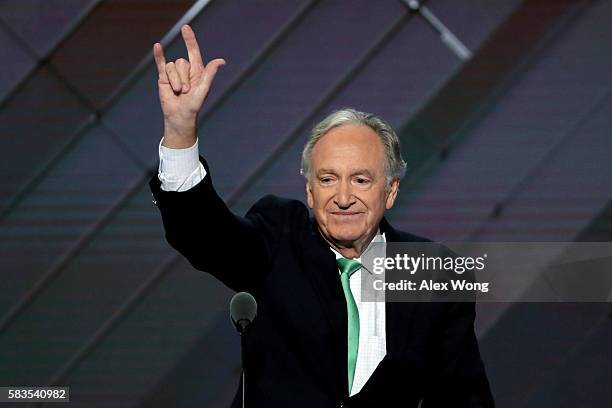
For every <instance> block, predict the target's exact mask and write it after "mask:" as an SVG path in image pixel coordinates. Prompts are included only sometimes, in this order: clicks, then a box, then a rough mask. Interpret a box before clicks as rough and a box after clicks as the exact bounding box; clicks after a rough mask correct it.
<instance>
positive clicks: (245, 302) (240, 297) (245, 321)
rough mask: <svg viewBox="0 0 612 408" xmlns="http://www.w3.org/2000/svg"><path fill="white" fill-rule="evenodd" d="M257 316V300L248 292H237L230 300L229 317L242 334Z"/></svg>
mask: <svg viewBox="0 0 612 408" xmlns="http://www.w3.org/2000/svg"><path fill="white" fill-rule="evenodd" d="M255 316H257V302H256V301H255V298H254V297H253V295H251V294H250V293H248V292H238V293H236V294H235V295H234V296H233V297H232V300H231V301H230V317H231V318H232V322H233V323H234V326H236V330H238V333H240V335H241V336H242V335H243V334H245V333H246V332H247V330H248V328H249V326H250V325H251V323H253V320H254V319H255Z"/></svg>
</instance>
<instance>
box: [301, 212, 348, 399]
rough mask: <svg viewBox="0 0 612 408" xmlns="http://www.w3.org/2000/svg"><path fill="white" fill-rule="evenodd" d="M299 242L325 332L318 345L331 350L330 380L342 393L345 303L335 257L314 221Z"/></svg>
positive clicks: (346, 380)
mask: <svg viewBox="0 0 612 408" xmlns="http://www.w3.org/2000/svg"><path fill="white" fill-rule="evenodd" d="M302 238H303V239H302V250H303V255H304V256H303V261H304V269H305V271H306V273H307V275H308V279H309V280H310V282H311V284H312V286H313V288H314V292H315V293H316V296H317V298H318V300H319V304H320V306H321V308H322V309H323V314H324V315H325V317H326V323H327V326H328V328H329V330H328V331H327V332H326V333H325V334H323V336H324V337H323V338H322V339H321V341H322V342H327V343H328V344H332V346H333V353H332V355H333V358H334V359H335V361H334V364H332V365H333V367H334V370H335V371H336V372H335V373H334V376H333V377H332V378H335V379H339V380H341V381H342V383H338V384H337V386H338V387H341V389H342V391H343V392H346V390H347V389H348V379H347V375H346V367H347V366H346V356H347V343H346V336H347V332H348V328H347V316H346V300H345V299H344V293H343V291H342V284H341V282H340V276H339V273H338V267H337V265H336V257H335V256H334V254H333V252H332V251H331V250H330V249H329V245H328V244H327V243H326V242H325V241H324V240H323V238H322V237H321V235H320V233H319V231H318V230H317V227H316V223H315V222H314V221H313V222H312V228H311V229H307V230H304V233H303V235H302Z"/></svg>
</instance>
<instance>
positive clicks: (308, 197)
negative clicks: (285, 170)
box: [306, 181, 314, 209]
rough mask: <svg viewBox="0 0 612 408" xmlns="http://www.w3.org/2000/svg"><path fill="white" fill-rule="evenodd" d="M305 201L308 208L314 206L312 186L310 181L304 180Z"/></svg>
mask: <svg viewBox="0 0 612 408" xmlns="http://www.w3.org/2000/svg"><path fill="white" fill-rule="evenodd" d="M306 202H307V204H308V208H310V209H313V208H314V196H313V194H312V186H311V185H310V181H307V182H306Z"/></svg>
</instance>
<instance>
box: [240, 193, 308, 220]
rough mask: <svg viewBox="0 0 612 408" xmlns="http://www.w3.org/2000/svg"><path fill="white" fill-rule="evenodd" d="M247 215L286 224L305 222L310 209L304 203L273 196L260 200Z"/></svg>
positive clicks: (269, 195)
mask: <svg viewBox="0 0 612 408" xmlns="http://www.w3.org/2000/svg"><path fill="white" fill-rule="evenodd" d="M247 214H248V215H249V214H257V215H259V216H261V217H263V218H265V219H278V220H279V221H280V220H282V221H285V222H286V221H304V220H308V218H309V212H308V208H307V207H306V205H304V203H303V202H301V201H299V200H295V199H291V198H284V197H279V196H276V195H273V194H268V195H266V196H264V197H262V198H261V199H259V200H258V201H257V202H256V203H255V204H254V205H253V206H252V207H251V209H250V210H249V212H248V213H247Z"/></svg>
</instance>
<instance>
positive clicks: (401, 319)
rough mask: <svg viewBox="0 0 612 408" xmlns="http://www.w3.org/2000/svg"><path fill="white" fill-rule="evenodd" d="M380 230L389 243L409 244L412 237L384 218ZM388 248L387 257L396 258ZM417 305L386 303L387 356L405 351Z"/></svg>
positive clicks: (412, 303)
mask: <svg viewBox="0 0 612 408" xmlns="http://www.w3.org/2000/svg"><path fill="white" fill-rule="evenodd" d="M380 230H381V231H382V232H384V233H385V237H386V241H387V242H407V241H410V240H411V239H410V237H407V236H404V235H402V234H401V233H400V232H399V231H397V230H395V229H394V228H393V227H391V225H390V224H389V223H388V222H387V220H386V219H385V218H383V219H382V220H381V222H380ZM390 251H391V250H390V248H389V247H387V257H394V256H395V253H391V252H390ZM416 307H417V304H416V303H414V302H386V303H385V334H386V343H387V355H391V356H393V355H395V354H396V353H402V351H404V350H405V347H406V344H407V341H408V335H409V334H410V326H411V324H412V321H413V319H412V318H413V316H414V312H415V309H416Z"/></svg>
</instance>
